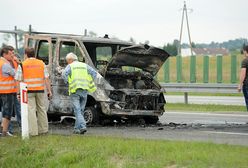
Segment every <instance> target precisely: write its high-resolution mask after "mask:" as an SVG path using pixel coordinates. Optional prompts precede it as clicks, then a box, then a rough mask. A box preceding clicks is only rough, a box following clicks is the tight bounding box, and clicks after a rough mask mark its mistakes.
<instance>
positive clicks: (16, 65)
mask: <svg viewBox="0 0 248 168" xmlns="http://www.w3.org/2000/svg"><path fill="white" fill-rule="evenodd" d="M12 62H13V65H14V68H15V72H17V68H18V63H17V62H16V61H15V60H13V61H12ZM18 83H19V82H18V81H16V89H15V91H16V92H17V86H18Z"/></svg>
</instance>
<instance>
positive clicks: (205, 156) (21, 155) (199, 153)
mask: <svg viewBox="0 0 248 168" xmlns="http://www.w3.org/2000/svg"><path fill="white" fill-rule="evenodd" d="M0 141H1V143H0V167H26V168H29V167H36V168H39V167H84V168H122V167H123V168H124V167H125V168H163V167H170V168H176V167H188V168H189V167H201V168H204V167H218V168H222V167H223V168H229V167H230V168H233V167H236V168H238V167H246V166H247V165H248V147H243V146H242V147H241V146H232V145H217V144H213V143H199V142H176V141H155V140H138V139H120V138H111V137H93V136H58V135H48V136H40V137H33V138H31V139H30V140H29V141H21V139H20V138H2V139H0Z"/></svg>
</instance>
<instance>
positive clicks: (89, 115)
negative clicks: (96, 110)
mask: <svg viewBox="0 0 248 168" xmlns="http://www.w3.org/2000/svg"><path fill="white" fill-rule="evenodd" d="M84 120H85V122H86V124H89V123H91V122H92V121H93V114H92V111H91V110H89V109H86V110H85V111H84Z"/></svg>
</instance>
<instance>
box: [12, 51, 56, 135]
mask: <svg viewBox="0 0 248 168" xmlns="http://www.w3.org/2000/svg"><path fill="white" fill-rule="evenodd" d="M25 57H27V58H26V59H25V61H24V62H23V63H22V67H21V66H19V67H18V69H17V72H16V76H15V79H16V80H18V81H22V79H23V82H25V83H27V87H28V88H27V89H28V124H29V134H30V135H31V136H36V135H38V134H45V133H48V119H47V113H46V105H45V94H44V93H45V92H44V90H45V85H46V89H47V92H48V97H49V99H51V97H52V92H51V86H50V81H49V74H48V72H47V70H46V67H45V64H44V62H43V61H41V60H39V59H36V58H35V50H34V49H33V48H26V49H25Z"/></svg>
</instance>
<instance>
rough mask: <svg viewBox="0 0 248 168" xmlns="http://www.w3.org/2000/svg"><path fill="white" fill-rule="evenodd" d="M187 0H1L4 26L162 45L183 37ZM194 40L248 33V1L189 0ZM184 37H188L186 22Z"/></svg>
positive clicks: (1, 17) (0, 27) (0, 6)
mask: <svg viewBox="0 0 248 168" xmlns="http://www.w3.org/2000/svg"><path fill="white" fill-rule="evenodd" d="M182 6H183V0H40V1H38V0H0V20H1V22H0V29H13V27H14V26H15V25H17V26H18V27H19V28H21V29H26V30H27V29H28V25H29V24H32V26H33V28H34V29H35V30H37V31H47V32H60V33H73V34H83V30H84V29H88V30H92V31H94V32H96V33H97V34H98V36H103V35H104V34H109V35H110V36H116V37H118V38H120V39H122V40H129V39H130V37H133V38H134V39H135V40H136V41H137V42H144V41H145V40H149V41H150V44H152V45H155V46H162V45H163V44H165V43H167V42H172V41H173V39H178V38H179V30H180V22H181V14H182V11H180V8H182ZM187 6H188V8H192V9H193V12H192V13H190V14H189V22H190V28H191V36H192V41H194V42H197V43H200V42H211V41H218V42H221V41H226V40H229V39H235V38H239V37H244V38H248V0H187ZM184 30H185V31H184V38H183V40H184V41H187V38H186V37H187V36H186V35H187V34H186V27H184Z"/></svg>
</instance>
